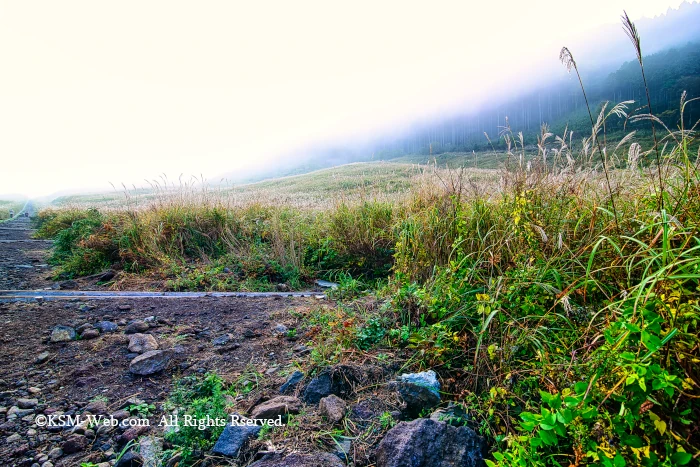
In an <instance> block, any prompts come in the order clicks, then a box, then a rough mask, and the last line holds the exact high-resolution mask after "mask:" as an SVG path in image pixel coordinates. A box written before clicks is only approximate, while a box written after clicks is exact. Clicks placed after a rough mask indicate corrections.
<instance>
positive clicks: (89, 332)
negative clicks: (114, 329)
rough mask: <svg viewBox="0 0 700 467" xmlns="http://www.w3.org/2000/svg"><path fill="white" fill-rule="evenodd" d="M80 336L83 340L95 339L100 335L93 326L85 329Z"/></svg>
mask: <svg viewBox="0 0 700 467" xmlns="http://www.w3.org/2000/svg"><path fill="white" fill-rule="evenodd" d="M80 337H81V338H82V339H85V340H90V339H95V338H96V337H100V331H98V330H97V329H95V328H90V329H86V330H85V331H83V333H82V334H81V335H80Z"/></svg>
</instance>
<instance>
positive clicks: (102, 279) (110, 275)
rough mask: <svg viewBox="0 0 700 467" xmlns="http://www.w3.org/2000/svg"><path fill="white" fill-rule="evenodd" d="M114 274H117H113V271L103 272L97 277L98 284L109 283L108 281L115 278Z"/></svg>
mask: <svg viewBox="0 0 700 467" xmlns="http://www.w3.org/2000/svg"><path fill="white" fill-rule="evenodd" d="M116 274H117V273H116V272H114V271H113V270H111V269H108V270H107V271H105V272H103V273H102V274H100V275H99V276H97V281H98V282H109V281H111V280H112V279H114V276H115V275H116Z"/></svg>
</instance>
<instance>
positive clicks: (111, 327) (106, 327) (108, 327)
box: [95, 321, 119, 332]
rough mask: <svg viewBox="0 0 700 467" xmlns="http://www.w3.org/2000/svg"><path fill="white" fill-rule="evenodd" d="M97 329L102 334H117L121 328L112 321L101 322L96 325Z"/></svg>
mask: <svg viewBox="0 0 700 467" xmlns="http://www.w3.org/2000/svg"><path fill="white" fill-rule="evenodd" d="M95 328H97V329H99V330H100V331H101V332H117V329H118V328H119V326H117V323H113V322H112V321H100V322H98V323H96V324H95Z"/></svg>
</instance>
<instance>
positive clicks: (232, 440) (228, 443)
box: [211, 423, 261, 457]
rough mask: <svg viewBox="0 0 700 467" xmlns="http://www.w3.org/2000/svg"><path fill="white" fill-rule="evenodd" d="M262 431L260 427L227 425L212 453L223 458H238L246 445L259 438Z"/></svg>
mask: <svg viewBox="0 0 700 467" xmlns="http://www.w3.org/2000/svg"><path fill="white" fill-rule="evenodd" d="M260 429H261V427H260V426H259V425H243V426H241V425H237V424H233V423H232V424H229V425H226V427H225V428H224V431H223V432H222V433H221V435H220V436H219V439H218V440H216V444H215V445H214V447H213V448H212V450H211V451H212V452H213V453H214V454H221V455H222V456H227V457H238V454H240V452H241V449H242V448H243V447H244V446H245V445H246V443H248V441H249V440H250V439H251V438H254V437H256V436H258V433H260Z"/></svg>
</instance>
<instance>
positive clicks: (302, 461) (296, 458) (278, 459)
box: [249, 452, 345, 467]
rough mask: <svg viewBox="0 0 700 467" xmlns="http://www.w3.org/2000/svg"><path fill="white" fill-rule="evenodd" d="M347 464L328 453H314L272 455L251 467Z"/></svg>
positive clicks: (335, 466)
mask: <svg viewBox="0 0 700 467" xmlns="http://www.w3.org/2000/svg"><path fill="white" fill-rule="evenodd" d="M344 466H345V463H343V462H341V461H340V459H339V458H338V457H336V456H334V455H333V454H331V453H328V452H314V453H311V454H301V453H294V454H289V455H288V456H286V457H282V456H281V455H279V454H272V455H268V456H265V457H263V458H262V459H260V460H259V461H257V462H254V463H252V464H250V466H249V467H344Z"/></svg>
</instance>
